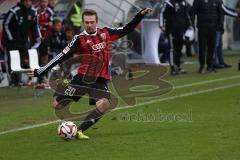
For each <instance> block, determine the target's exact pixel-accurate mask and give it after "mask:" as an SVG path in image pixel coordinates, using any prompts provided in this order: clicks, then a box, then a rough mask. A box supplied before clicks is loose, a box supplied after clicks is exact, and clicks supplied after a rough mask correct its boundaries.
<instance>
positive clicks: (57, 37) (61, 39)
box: [48, 19, 67, 58]
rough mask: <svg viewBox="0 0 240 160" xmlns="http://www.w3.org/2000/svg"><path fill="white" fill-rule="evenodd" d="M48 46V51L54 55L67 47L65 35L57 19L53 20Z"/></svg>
mask: <svg viewBox="0 0 240 160" xmlns="http://www.w3.org/2000/svg"><path fill="white" fill-rule="evenodd" d="M48 44H49V51H50V52H54V53H59V52H61V51H62V50H63V49H64V47H65V46H66V45H67V38H66V34H65V32H64V31H63V26H62V22H61V21H60V20H59V19H54V20H53V27H52V33H51V34H50V35H49V40H48ZM53 58H54V57H53Z"/></svg>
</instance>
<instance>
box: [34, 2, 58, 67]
mask: <svg viewBox="0 0 240 160" xmlns="http://www.w3.org/2000/svg"><path fill="white" fill-rule="evenodd" d="M36 9H37V16H38V24H39V27H40V31H41V34H42V43H41V45H40V47H39V53H40V63H41V65H46V64H47V63H48V38H49V34H50V32H51V27H52V21H53V14H54V13H53V11H52V9H51V8H49V7H48V0H40V3H39V6H38V7H37V8H36Z"/></svg>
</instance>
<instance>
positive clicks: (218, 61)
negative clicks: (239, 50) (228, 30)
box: [213, 2, 240, 69]
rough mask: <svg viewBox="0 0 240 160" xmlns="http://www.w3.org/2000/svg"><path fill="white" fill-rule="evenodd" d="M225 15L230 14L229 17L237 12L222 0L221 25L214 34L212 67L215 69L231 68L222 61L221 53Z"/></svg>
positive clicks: (236, 15) (234, 15) (237, 13)
mask: <svg viewBox="0 0 240 160" xmlns="http://www.w3.org/2000/svg"><path fill="white" fill-rule="evenodd" d="M225 15H227V16H231V17H239V15H240V14H239V12H237V11H236V10H234V9H232V8H229V7H228V6H226V5H225V4H224V3H223V2H222V26H220V28H219V29H218V30H217V33H216V34H217V35H216V46H215V52H214V56H213V67H214V68H216V69H220V68H231V67H232V66H231V65H229V64H227V63H226V62H225V61H224V57H223V53H222V46H223V42H222V36H223V34H224V26H223V25H224V21H225Z"/></svg>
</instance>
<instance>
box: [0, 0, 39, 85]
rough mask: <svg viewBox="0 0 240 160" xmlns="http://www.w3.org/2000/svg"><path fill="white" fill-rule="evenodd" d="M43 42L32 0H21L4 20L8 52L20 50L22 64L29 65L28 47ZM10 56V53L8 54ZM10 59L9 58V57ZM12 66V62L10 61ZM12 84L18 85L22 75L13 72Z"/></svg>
mask: <svg viewBox="0 0 240 160" xmlns="http://www.w3.org/2000/svg"><path fill="white" fill-rule="evenodd" d="M30 39H31V41H29V40H30ZM40 43H41V33H40V30H39V27H38V25H37V14H36V11H35V9H34V8H33V7H32V1H31V0H21V1H20V2H19V3H18V4H17V5H16V6H15V7H13V8H12V9H10V11H9V12H8V13H7V15H6V16H5V18H4V21H3V37H2V44H3V46H4V47H5V48H6V51H7V53H8V52H9V51H10V50H19V51H20V55H21V65H22V67H23V68H27V67H28V56H27V55H28V54H27V53H28V49H29V48H38V47H39V45H40ZM7 55H8V56H9V54H7ZM8 59H9V58H8ZM8 64H9V66H10V62H9V61H8ZM11 79H12V81H11V82H10V83H11V84H14V85H18V83H19V81H20V75H19V74H18V75H17V74H13V75H12V77H11Z"/></svg>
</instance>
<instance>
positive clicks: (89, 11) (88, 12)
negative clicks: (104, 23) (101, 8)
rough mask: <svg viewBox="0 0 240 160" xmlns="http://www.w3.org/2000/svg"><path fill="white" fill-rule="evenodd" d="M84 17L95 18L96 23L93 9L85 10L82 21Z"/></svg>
mask: <svg viewBox="0 0 240 160" xmlns="http://www.w3.org/2000/svg"><path fill="white" fill-rule="evenodd" d="M84 16H96V20H97V21H98V15H97V12H96V11H94V10H93V9H85V10H84V11H83V13H82V20H83V21H84Z"/></svg>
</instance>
